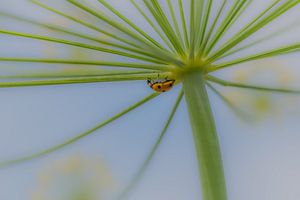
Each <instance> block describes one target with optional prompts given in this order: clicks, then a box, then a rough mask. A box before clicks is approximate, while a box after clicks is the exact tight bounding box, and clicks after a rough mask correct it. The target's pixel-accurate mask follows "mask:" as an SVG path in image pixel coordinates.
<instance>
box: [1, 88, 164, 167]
mask: <svg viewBox="0 0 300 200" xmlns="http://www.w3.org/2000/svg"><path fill="white" fill-rule="evenodd" d="M158 95H159V94H158V93H153V94H150V95H148V96H146V97H145V98H143V99H142V100H140V101H138V102H137V103H135V104H133V105H131V106H129V107H128V108H126V109H124V110H123V111H121V112H119V113H118V114H116V115H114V116H113V117H111V118H109V119H107V120H105V121H103V122H101V123H99V124H97V125H96V126H95V127H93V128H91V129H89V130H87V131H85V132H83V133H81V134H79V135H77V136H75V137H73V138H71V139H68V140H66V141H65V142H63V143H60V144H58V145H55V146H53V147H50V148H48V149H45V150H42V151H40V152H37V153H34V154H31V155H28V156H23V157H20V158H17V159H13V160H9V161H4V162H0V168H4V167H8V166H11V165H15V164H18V163H22V162H26V161H30V160H33V159H36V158H39V157H42V156H45V155H47V154H50V153H52V152H55V151H57V150H60V149H62V148H64V147H66V146H68V145H70V144H73V143H75V142H77V141H78V140H80V139H82V138H84V137H86V136H88V135H91V134H92V133H94V132H95V131H97V130H98V129H100V128H102V127H104V126H106V125H107V124H109V123H111V122H113V121H115V120H117V119H119V118H120V117H122V116H124V115H125V114H127V113H129V112H130V111H132V110H134V109H136V108H138V107H140V106H141V105H143V104H145V103H146V102H148V101H150V100H151V99H153V98H155V97H157V96H158Z"/></svg>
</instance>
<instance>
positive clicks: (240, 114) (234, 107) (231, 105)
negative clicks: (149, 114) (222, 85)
mask: <svg viewBox="0 0 300 200" xmlns="http://www.w3.org/2000/svg"><path fill="white" fill-rule="evenodd" d="M206 85H207V86H208V87H209V88H210V89H211V90H212V91H213V92H214V93H215V94H216V95H217V96H218V97H219V98H220V99H221V100H222V101H223V102H224V103H225V105H226V106H228V107H229V108H230V109H231V110H232V112H233V113H234V114H236V116H237V117H239V118H241V119H243V120H244V121H245V122H249V121H253V118H252V117H250V116H249V115H248V114H246V113H245V112H243V111H242V110H241V109H239V108H238V107H237V105H235V104H234V103H233V102H231V101H230V100H229V99H228V98H226V97H225V96H224V95H223V94H222V93H221V92H219V91H218V90H217V89H216V88H214V87H213V86H212V85H211V84H209V83H206Z"/></svg>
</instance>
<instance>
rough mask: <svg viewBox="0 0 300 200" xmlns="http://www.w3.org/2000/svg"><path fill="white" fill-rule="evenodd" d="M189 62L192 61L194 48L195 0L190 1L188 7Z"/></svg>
mask: <svg viewBox="0 0 300 200" xmlns="http://www.w3.org/2000/svg"><path fill="white" fill-rule="evenodd" d="M190 12H191V13H190V55H189V58H190V60H194V57H195V48H196V30H195V0H191V5H190Z"/></svg>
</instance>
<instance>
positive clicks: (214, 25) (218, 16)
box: [200, 0, 227, 51]
mask: <svg viewBox="0 0 300 200" xmlns="http://www.w3.org/2000/svg"><path fill="white" fill-rule="evenodd" d="M226 3H227V0H224V1H223V3H222V5H221V6H220V8H219V10H218V12H217V15H216V17H215V19H214V21H213V23H212V25H211V27H210V29H209V31H208V33H207V34H206V36H205V39H204V41H203V44H202V47H201V49H200V51H204V50H205V48H206V45H207V43H208V41H209V40H210V38H211V37H212V33H213V31H214V30H215V28H216V25H217V23H218V21H219V19H220V16H221V14H222V12H223V10H224V8H225V5H226Z"/></svg>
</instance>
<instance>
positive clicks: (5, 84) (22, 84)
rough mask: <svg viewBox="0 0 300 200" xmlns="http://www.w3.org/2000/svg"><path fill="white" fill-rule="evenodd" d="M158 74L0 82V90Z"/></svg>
mask: <svg viewBox="0 0 300 200" xmlns="http://www.w3.org/2000/svg"><path fill="white" fill-rule="evenodd" d="M159 74H160V75H161V76H163V77H167V76H169V75H170V74H169V73H159ZM157 75H158V73H145V74H129V75H126V74H125V75H110V76H83V77H72V78H57V79H42V80H29V81H15V82H13V81H8V82H4V81H3V82H0V88H10V87H33V86H45V85H66V84H78V83H98V82H116V81H137V80H147V79H148V78H152V79H155V78H157Z"/></svg>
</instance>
